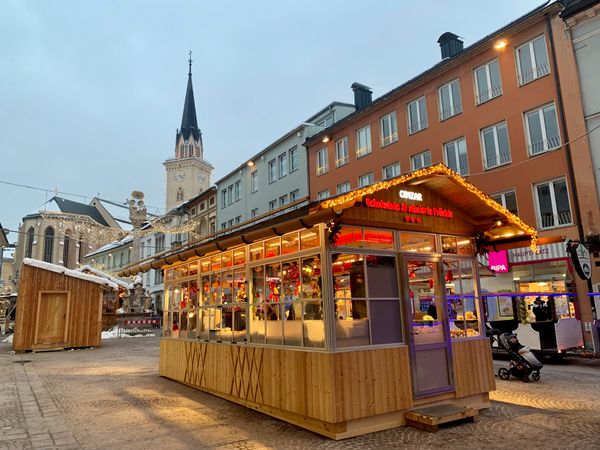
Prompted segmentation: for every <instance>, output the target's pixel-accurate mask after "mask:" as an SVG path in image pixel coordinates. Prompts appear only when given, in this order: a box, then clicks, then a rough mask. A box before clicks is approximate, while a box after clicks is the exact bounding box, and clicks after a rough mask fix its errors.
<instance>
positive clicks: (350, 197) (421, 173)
mask: <svg viewBox="0 0 600 450" xmlns="http://www.w3.org/2000/svg"><path fill="white" fill-rule="evenodd" d="M430 175H447V176H449V177H451V178H452V179H453V180H454V181H456V182H457V183H458V184H459V185H460V186H462V187H463V188H465V189H466V190H467V191H468V192H470V193H471V194H473V195H475V196H476V197H477V198H478V199H479V200H480V201H482V202H483V203H484V204H486V205H487V206H489V207H490V208H492V209H493V210H494V211H496V212H498V213H499V214H502V215H503V216H504V218H505V220H506V222H508V223H510V224H512V225H514V226H516V227H517V228H519V229H520V230H521V232H522V233H521V232H520V233H519V234H528V235H530V236H531V244H530V248H531V250H532V251H534V252H535V251H537V240H538V233H537V231H536V229H535V228H533V227H530V226H529V225H527V224H526V223H525V222H523V221H522V220H521V218H519V217H518V216H516V215H514V214H513V213H511V212H510V211H509V210H508V209H506V208H505V207H503V206H502V205H500V204H499V203H498V202H496V201H495V200H492V199H491V198H490V197H489V196H488V195H486V194H485V193H483V192H482V191H481V190H479V189H478V188H477V187H475V186H474V185H473V184H471V183H469V182H468V181H467V180H465V179H464V178H463V177H461V176H460V175H459V174H458V173H456V172H454V171H453V170H452V169H450V168H448V167H446V166H445V165H443V164H435V165H433V166H429V167H425V168H422V169H418V170H415V171H413V172H409V173H407V174H405V175H401V176H399V177H396V178H393V179H391V180H384V181H380V182H379V183H375V184H371V185H370V186H367V187H364V188H361V189H356V190H354V191H351V192H348V193H347V194H343V195H340V196H337V197H335V198H332V199H328V200H324V201H322V202H321V203H320V204H319V206H320V207H321V208H332V209H334V210H336V211H337V210H339V209H340V208H342V209H343V208H347V207H350V206H352V205H353V204H354V203H355V202H357V201H361V200H362V198H363V197H364V196H366V195H371V194H374V193H376V192H378V191H381V190H385V189H389V188H392V187H394V186H398V185H402V184H405V183H409V182H411V181H413V180H416V179H418V178H423V177H427V176H430ZM486 234H489V237H490V238H491V239H492V240H493V239H500V238H507V237H511V235H509V234H500V235H498V234H492V233H486Z"/></svg>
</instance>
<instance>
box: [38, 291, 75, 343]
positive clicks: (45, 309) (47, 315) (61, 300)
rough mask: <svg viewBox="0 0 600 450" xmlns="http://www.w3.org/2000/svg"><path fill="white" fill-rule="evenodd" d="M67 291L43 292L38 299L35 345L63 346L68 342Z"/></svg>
mask: <svg viewBox="0 0 600 450" xmlns="http://www.w3.org/2000/svg"><path fill="white" fill-rule="evenodd" d="M68 306H69V294H68V293H67V292H42V293H40V298H39V301H38V308H37V319H36V328H35V342H34V346H35V347H38V348H54V347H61V346H63V345H65V344H66V331H67V330H66V326H67V311H68Z"/></svg>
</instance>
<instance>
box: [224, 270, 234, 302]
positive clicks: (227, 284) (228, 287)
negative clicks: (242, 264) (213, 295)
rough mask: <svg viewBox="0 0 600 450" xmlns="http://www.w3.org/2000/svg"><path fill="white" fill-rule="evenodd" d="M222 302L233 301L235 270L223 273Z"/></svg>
mask: <svg viewBox="0 0 600 450" xmlns="http://www.w3.org/2000/svg"><path fill="white" fill-rule="evenodd" d="M221 303H233V272H230V271H227V272H222V273H221Z"/></svg>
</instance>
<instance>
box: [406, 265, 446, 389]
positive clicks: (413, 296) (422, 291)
mask: <svg viewBox="0 0 600 450" xmlns="http://www.w3.org/2000/svg"><path fill="white" fill-rule="evenodd" d="M403 268H404V277H403V278H404V281H405V282H404V294H405V295H404V297H405V299H406V311H407V317H408V318H409V320H408V327H407V329H408V334H409V345H410V354H411V365H412V375H413V390H414V394H415V397H423V396H427V395H435V394H439V393H441V392H448V391H452V390H454V388H453V385H452V370H451V358H450V342H449V336H448V321H447V318H446V315H447V314H446V308H445V307H444V305H445V297H442V292H443V291H442V286H441V284H440V280H441V276H440V262H439V261H437V260H435V259H433V258H426V257H422V258H419V257H411V256H405V257H404V264H403Z"/></svg>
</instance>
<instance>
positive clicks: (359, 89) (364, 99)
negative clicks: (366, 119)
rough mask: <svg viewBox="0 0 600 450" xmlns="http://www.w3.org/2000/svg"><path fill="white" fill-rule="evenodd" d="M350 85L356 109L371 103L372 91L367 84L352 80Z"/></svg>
mask: <svg viewBox="0 0 600 450" xmlns="http://www.w3.org/2000/svg"><path fill="white" fill-rule="evenodd" d="M350 87H351V88H352V90H353V91H354V106H356V110H357V111H358V110H361V109H363V108H365V107H367V106H369V105H370V104H371V102H372V101H373V99H372V97H371V95H372V94H373V91H372V90H371V88H370V87H369V86H365V85H364V84H360V83H356V82H354V83H352V86H350Z"/></svg>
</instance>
